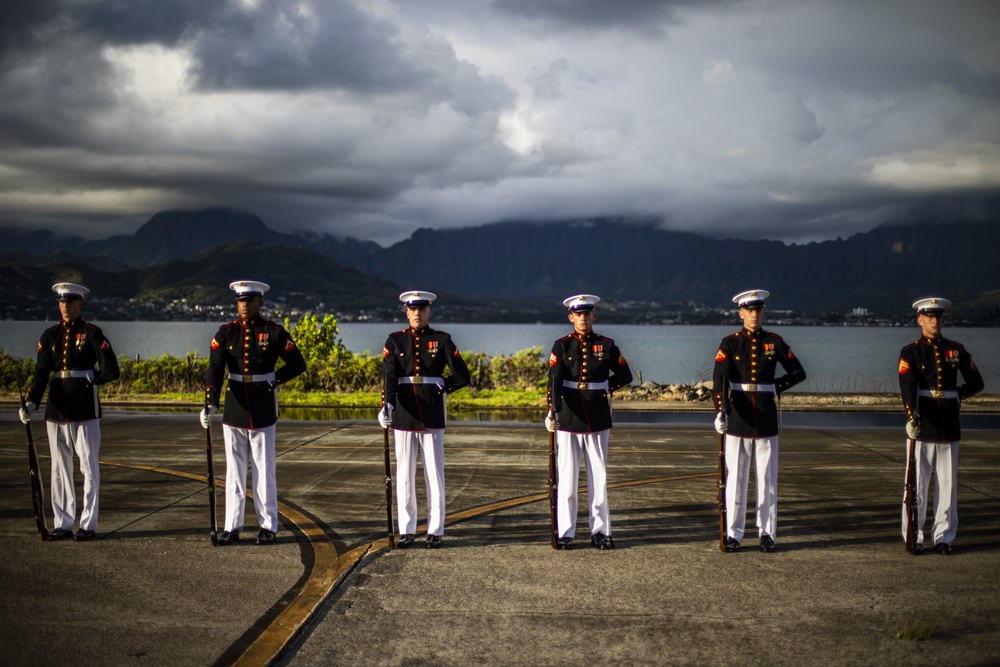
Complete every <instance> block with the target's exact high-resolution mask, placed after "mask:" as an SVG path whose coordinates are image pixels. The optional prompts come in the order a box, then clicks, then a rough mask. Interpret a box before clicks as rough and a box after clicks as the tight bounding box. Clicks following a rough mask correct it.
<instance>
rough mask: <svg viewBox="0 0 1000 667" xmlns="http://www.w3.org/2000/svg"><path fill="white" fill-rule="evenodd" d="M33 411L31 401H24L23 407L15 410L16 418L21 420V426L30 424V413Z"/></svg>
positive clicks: (33, 405)
mask: <svg viewBox="0 0 1000 667" xmlns="http://www.w3.org/2000/svg"><path fill="white" fill-rule="evenodd" d="M34 409H35V404H34V403H32V402H31V401H25V402H24V407H22V408H18V409H17V416H18V417H20V418H21V423H22V424H30V423H31V413H32V411H33V410H34Z"/></svg>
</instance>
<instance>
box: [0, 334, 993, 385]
mask: <svg viewBox="0 0 1000 667" xmlns="http://www.w3.org/2000/svg"><path fill="white" fill-rule="evenodd" d="M94 323H95V324H97V325H99V326H100V327H101V328H102V329H103V330H104V332H105V334H106V335H107V337H108V339H109V340H110V341H111V344H112V345H113V346H114V348H115V351H116V352H117V353H118V354H119V355H127V356H129V357H135V356H137V355H138V356H139V357H141V358H149V357H158V356H161V355H164V354H169V355H172V356H176V357H184V356H186V355H187V354H188V353H189V352H195V353H197V355H198V356H199V357H206V356H207V355H208V348H209V344H210V342H211V339H212V336H213V335H214V334H215V332H216V331H218V328H219V325H220V324H221V323H219V322H111V321H109V322H99V321H95V322H94ZM52 324H54V322H48V323H46V322H23V321H14V320H0V349H3V350H4V351H5V352H6V353H7V354H9V355H11V356H14V357H33V356H34V355H35V350H36V346H37V342H38V337H39V335H40V334H41V332H42V330H44V329H45V328H46V327H48V326H52ZM431 326H433V327H435V328H439V329H442V330H444V331H447V332H449V333H450V334H451V335H452V338H453V339H454V340H455V342H456V344H457V345H458V346H459V349H461V350H463V351H466V350H471V351H475V352H485V353H487V354H490V355H496V354H513V353H514V352H517V351H519V350H523V349H527V348H532V347H540V348H542V351H541V354H540V359H539V363H543V359H544V358H546V357H547V356H548V351H549V349H550V348H551V346H552V342H553V341H554V340H555V339H556V338H559V337H560V336H564V335H566V334H567V333H569V332H570V327H569V324H568V323H565V324H463V323H437V322H433V321H432V322H431ZM339 327H340V336H341V340H342V341H343V343H344V345H345V346H346V347H347V349H349V350H350V351H352V352H354V353H358V354H360V353H362V352H365V351H369V352H371V353H373V354H377V355H381V350H382V344H383V343H384V342H385V339H386V337H387V336H388V334H389V333H390V332H392V331H396V330H400V329H403V328H404V327H405V323H404V322H402V321H399V322H395V323H393V322H378V323H375V322H364V323H360V322H343V323H340V325H339ZM765 328H766V329H768V330H771V331H774V332H775V333H778V334H780V335H781V336H783V337H784V338H785V340H786V341H787V342H788V343H789V345H791V347H792V350H793V351H794V352H795V354H796V356H798V357H799V359H800V360H801V361H802V364H803V366H804V367H805V369H806V373H807V375H808V379H807V380H806V382H805V383H803V384H802V385H799V388H800V389H801V390H803V391H816V392H834V393H880V392H895V391H898V382H897V371H896V368H897V363H898V361H899V351H900V348H902V347H903V345H906V344H907V343H910V342H912V341H914V340H916V339H917V338H918V337H919V335H920V330H919V329H918V328H917V327H916V325H914V326H911V327H802V326H781V325H776V326H774V327H770V326H768V325H766V324H765ZM738 329H739V323H734V324H733V325H732V326H699V325H628V324H609V325H601V323H600V322H598V323H597V324H596V325H595V327H594V330H595V331H596V332H597V333H600V334H603V335H605V336H609V337H611V338H613V339H614V340H615V342H616V343H617V344H618V346H619V347H620V348H621V350H622V352H623V353H624V354H625V357H626V359H628V362H629V365H630V367H631V368H632V373H633V375H634V376H635V377H636V381H638V380H639V379H640V378H641V379H642V381H653V382H656V383H658V384H680V383H692V382H698V381H700V380H710V379H711V373H712V366H713V363H714V359H715V352H716V350H717V349H718V345H719V341H721V340H722V338H723V336H726V335H728V334H730V333H733V332H734V331H737V330H738ZM944 335H945V337H948V338H953V339H955V340H958V341H960V342H961V343H963V344H964V345H965V346H966V348H967V349H968V350H969V351H970V352H971V353H972V356H973V359H974V360H975V362H976V365H977V366H979V368H980V370H981V371H982V373H983V376H984V377H985V379H986V391H988V392H996V391H997V389H996V387H997V386H1000V385H998V384H997V383H998V381H1000V358H998V357H997V356H996V355H995V354H993V348H995V347H996V343H997V342H1000V329H995V328H957V327H956V328H951V329H949V328H947V326H946V327H945V330H944Z"/></svg>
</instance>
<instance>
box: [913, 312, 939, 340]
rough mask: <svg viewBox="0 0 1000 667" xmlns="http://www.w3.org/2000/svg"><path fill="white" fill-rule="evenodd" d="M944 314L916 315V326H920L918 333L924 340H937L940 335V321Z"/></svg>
mask: <svg viewBox="0 0 1000 667" xmlns="http://www.w3.org/2000/svg"><path fill="white" fill-rule="evenodd" d="M943 319H944V313H920V314H919V315H917V324H919V325H920V332H921V333H922V334H923V335H924V337H925V338H937V337H938V336H940V335H941V320H943Z"/></svg>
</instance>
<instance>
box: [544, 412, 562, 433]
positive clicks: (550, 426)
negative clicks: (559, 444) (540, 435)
mask: <svg viewBox="0 0 1000 667" xmlns="http://www.w3.org/2000/svg"><path fill="white" fill-rule="evenodd" d="M545 430H546V431H548V432H549V433H555V432H556V431H558V430H559V415H557V414H556V413H555V410H549V413H548V414H547V415H545Z"/></svg>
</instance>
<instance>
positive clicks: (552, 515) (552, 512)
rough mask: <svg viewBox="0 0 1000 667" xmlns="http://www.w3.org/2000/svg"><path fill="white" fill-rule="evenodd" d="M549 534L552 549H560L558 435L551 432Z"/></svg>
mask: <svg viewBox="0 0 1000 667" xmlns="http://www.w3.org/2000/svg"><path fill="white" fill-rule="evenodd" d="M549 522H550V529H549V533H550V534H551V538H552V548H553V549H558V548H559V525H558V522H557V520H556V434H555V433H552V432H551V431H549Z"/></svg>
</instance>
